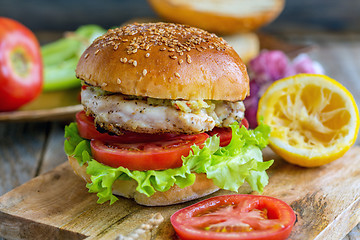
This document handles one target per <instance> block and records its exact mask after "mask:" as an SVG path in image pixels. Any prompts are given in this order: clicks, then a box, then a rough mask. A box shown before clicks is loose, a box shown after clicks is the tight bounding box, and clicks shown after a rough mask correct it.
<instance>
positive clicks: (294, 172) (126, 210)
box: [0, 147, 360, 239]
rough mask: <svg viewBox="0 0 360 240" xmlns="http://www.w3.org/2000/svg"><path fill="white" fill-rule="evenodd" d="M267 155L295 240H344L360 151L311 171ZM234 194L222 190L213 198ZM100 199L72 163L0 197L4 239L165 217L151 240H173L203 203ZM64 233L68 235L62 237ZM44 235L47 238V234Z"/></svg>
mask: <svg viewBox="0 0 360 240" xmlns="http://www.w3.org/2000/svg"><path fill="white" fill-rule="evenodd" d="M264 155H265V158H266V159H271V158H273V159H275V165H274V166H272V167H271V168H270V170H269V175H270V182H269V185H268V186H267V187H266V188H265V192H264V194H265V195H269V196H273V197H277V198H280V199H282V200H284V201H285V202H287V203H288V204H290V205H291V206H292V208H293V209H294V210H295V212H296V214H297V222H296V224H295V226H294V229H293V232H292V234H291V236H290V239H341V238H342V237H344V236H345V235H346V234H347V233H348V232H349V231H350V230H351V229H352V228H354V227H355V226H356V224H357V223H358V222H359V221H360V211H359V209H360V208H359V206H360V178H359V177H358V176H359V174H360V169H359V168H354V167H349V166H357V165H360V147H353V148H352V149H351V150H350V151H349V152H348V153H347V154H346V155H345V156H344V157H342V158H341V159H338V160H337V161H335V162H333V163H330V164H328V165H325V166H323V167H319V168H310V169H307V168H301V167H297V166H294V165H291V164H288V163H286V162H284V161H283V160H281V159H280V158H279V157H278V156H276V155H275V154H274V153H273V152H272V151H271V150H269V149H266V150H265V151H264ZM250 192H251V191H250V189H249V187H248V186H247V185H244V186H243V187H241V188H240V193H250ZM229 193H230V192H228V191H219V192H217V193H215V194H213V195H212V196H215V195H223V194H229ZM96 199H97V197H96V195H95V194H90V193H87V189H86V188H85V183H84V182H83V181H82V180H81V179H80V178H78V177H77V176H75V175H74V174H73V172H72V170H71V169H70V167H69V165H68V163H64V164H62V165H61V166H59V167H57V168H55V169H54V170H53V171H50V172H48V173H45V174H43V175H41V176H39V177H37V178H35V179H32V180H31V181H29V182H27V183H25V184H24V185H22V186H20V187H18V188H16V189H14V190H13V191H10V192H9V193H7V194H5V195H3V196H2V197H1V198H0V213H1V214H0V235H2V236H4V237H9V238H16V237H20V235H21V234H24V231H23V228H24V226H28V225H29V221H31V223H32V224H30V225H31V226H33V227H34V229H33V230H32V231H30V233H29V234H31V235H25V237H26V238H29V239H32V238H35V239H36V238H37V234H41V232H37V230H36V227H35V226H36V225H39V226H40V227H39V229H42V230H41V231H44V229H45V230H46V231H51V232H54V234H55V236H62V234H69V235H66V236H68V237H69V236H70V235H71V234H74V235H71V238H73V237H74V239H78V238H79V237H80V238H82V237H85V236H86V237H90V238H89V239H114V238H115V237H116V236H117V235H118V234H119V233H121V234H124V235H126V234H128V233H129V232H131V231H133V230H134V228H136V227H137V226H139V225H140V224H141V223H143V222H145V221H146V220H147V219H148V218H149V216H151V215H152V214H154V213H156V212H160V213H161V214H162V215H163V216H164V218H165V221H164V222H163V223H162V224H161V225H160V226H159V228H158V229H157V230H156V231H155V232H154V235H153V238H152V239H173V238H174V231H173V229H172V227H171V224H170V222H169V217H170V216H171V214H173V213H174V212H175V211H176V210H178V209H180V208H183V207H185V206H188V205H190V204H192V203H194V202H197V201H199V200H195V201H192V202H188V203H183V204H177V205H174V206H167V207H144V206H140V205H138V204H136V203H135V202H133V201H132V200H129V199H124V198H120V200H119V201H118V202H116V203H115V204H113V205H112V206H109V205H108V204H102V205H99V204H96ZM4 222H5V223H4ZM9 226H15V227H12V228H9ZM9 229H11V231H10V230H9ZM55 229H59V230H58V231H60V232H57V231H55ZM63 230H64V231H66V232H64V233H62V232H61V231H63ZM39 231H40V230H39ZM70 233H71V234H70ZM21 236H24V235H21ZM39 236H41V237H42V239H44V238H43V237H44V236H43V235H39ZM50 238H52V236H51V235H50V236H49V239H50Z"/></svg>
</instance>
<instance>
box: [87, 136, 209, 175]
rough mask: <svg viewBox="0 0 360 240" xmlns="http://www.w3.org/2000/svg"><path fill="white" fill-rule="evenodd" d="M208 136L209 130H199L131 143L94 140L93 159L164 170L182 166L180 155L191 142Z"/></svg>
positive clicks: (188, 150)
mask: <svg viewBox="0 0 360 240" xmlns="http://www.w3.org/2000/svg"><path fill="white" fill-rule="evenodd" d="M208 137H209V135H207V134H206V133H200V134H196V135H180V136H178V137H173V138H171V139H168V140H166V141H156V142H144V143H132V144H125V143H118V142H116V143H115V142H113V143H105V142H103V141H100V140H91V142H90V145H91V153H92V156H93V157H94V159H96V160H97V161H98V162H101V163H103V164H105V165H108V166H111V167H115V168H117V167H120V166H122V167H126V168H128V169H130V170H139V171H146V170H163V169H169V168H177V167H181V166H182V159H181V156H185V157H186V156H188V155H189V153H190V150H191V148H190V147H191V146H192V145H194V144H196V145H198V146H201V145H202V144H203V143H204V142H205V140H206V139H207V138H208Z"/></svg>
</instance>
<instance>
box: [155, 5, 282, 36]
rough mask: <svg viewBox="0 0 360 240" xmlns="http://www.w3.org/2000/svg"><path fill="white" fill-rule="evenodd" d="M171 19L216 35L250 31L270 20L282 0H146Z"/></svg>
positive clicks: (161, 14) (278, 10)
mask: <svg viewBox="0 0 360 240" xmlns="http://www.w3.org/2000/svg"><path fill="white" fill-rule="evenodd" d="M148 1H149V3H150V4H151V6H152V7H153V9H154V10H155V11H156V12H157V13H158V14H159V15H160V16H161V17H162V18H164V19H166V20H167V21H171V22H176V23H183V24H188V25H191V26H195V27H199V28H202V29H205V30H207V31H210V32H215V33H218V34H233V33H237V32H250V31H254V30H256V29H258V28H260V27H261V26H263V25H266V24H268V23H270V22H271V21H272V20H274V19H275V18H276V17H277V16H278V15H279V14H280V12H281V11H282V9H283V8H284V3H285V1H284V0H270V1H269V0H267V1H263V0H252V1H248V0H221V1H219V0H206V1H193V0H148Z"/></svg>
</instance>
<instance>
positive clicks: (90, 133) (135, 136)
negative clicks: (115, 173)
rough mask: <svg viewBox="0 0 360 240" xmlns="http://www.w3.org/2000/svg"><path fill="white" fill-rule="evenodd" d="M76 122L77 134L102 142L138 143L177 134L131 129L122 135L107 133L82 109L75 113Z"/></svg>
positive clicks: (164, 138)
mask: <svg viewBox="0 0 360 240" xmlns="http://www.w3.org/2000/svg"><path fill="white" fill-rule="evenodd" d="M76 123H77V126H78V130H79V135H80V136H81V137H82V138H85V139H89V140H91V139H97V140H101V141H104V142H108V143H109V142H117V143H139V142H152V141H159V140H166V139H170V138H173V137H175V136H178V134H172V133H163V134H146V133H136V132H131V131H123V133H124V134H123V135H119V136H118V135H109V134H108V133H100V132H99V131H98V130H97V129H96V127H95V125H94V118H92V117H89V116H87V115H86V114H85V112H84V111H81V112H78V113H77V114H76Z"/></svg>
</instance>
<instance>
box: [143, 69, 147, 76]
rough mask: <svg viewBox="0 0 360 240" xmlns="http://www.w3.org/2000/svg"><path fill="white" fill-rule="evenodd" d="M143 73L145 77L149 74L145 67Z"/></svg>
mask: <svg viewBox="0 0 360 240" xmlns="http://www.w3.org/2000/svg"><path fill="white" fill-rule="evenodd" d="M142 74H143V75H144V77H145V76H146V74H147V70H146V69H144V70H143V72H142Z"/></svg>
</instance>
